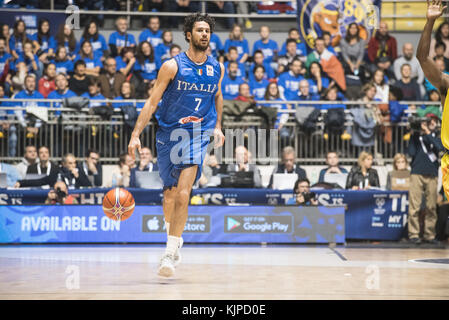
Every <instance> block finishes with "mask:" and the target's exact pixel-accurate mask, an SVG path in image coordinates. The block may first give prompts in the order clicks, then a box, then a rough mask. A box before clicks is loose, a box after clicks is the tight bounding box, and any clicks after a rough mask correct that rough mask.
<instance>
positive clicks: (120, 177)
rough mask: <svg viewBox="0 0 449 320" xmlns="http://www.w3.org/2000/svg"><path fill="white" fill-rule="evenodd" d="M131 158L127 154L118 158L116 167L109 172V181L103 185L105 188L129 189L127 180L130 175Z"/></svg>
mask: <svg viewBox="0 0 449 320" xmlns="http://www.w3.org/2000/svg"><path fill="white" fill-rule="evenodd" d="M132 162H133V159H132V157H131V156H130V155H129V154H128V153H122V154H121V155H120V156H119V161H118V163H117V166H116V167H114V168H113V169H112V170H111V180H109V181H107V182H106V184H105V187H106V188H115V187H123V188H128V187H129V179H130V175H131V164H132Z"/></svg>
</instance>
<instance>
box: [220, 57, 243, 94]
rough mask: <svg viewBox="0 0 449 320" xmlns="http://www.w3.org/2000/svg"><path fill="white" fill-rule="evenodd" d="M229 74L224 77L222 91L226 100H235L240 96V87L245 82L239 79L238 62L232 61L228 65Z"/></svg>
mask: <svg viewBox="0 0 449 320" xmlns="http://www.w3.org/2000/svg"><path fill="white" fill-rule="evenodd" d="M227 70H228V72H227V73H226V74H225V75H224V76H223V80H222V81H221V91H222V92H223V99H224V100H234V99H235V98H236V97H237V96H238V94H239V86H240V85H241V84H242V83H244V82H245V80H243V78H242V77H238V76H237V73H238V65H237V62H235V61H231V62H229V64H228V68H227Z"/></svg>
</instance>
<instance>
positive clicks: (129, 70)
mask: <svg viewBox="0 0 449 320" xmlns="http://www.w3.org/2000/svg"><path fill="white" fill-rule="evenodd" d="M115 61H116V62H117V70H119V71H120V72H121V73H123V74H124V75H125V77H127V79H129V78H131V77H132V74H133V72H134V65H135V63H136V57H135V56H134V48H133V47H124V48H123V49H122V50H121V51H120V55H118V56H117V57H115Z"/></svg>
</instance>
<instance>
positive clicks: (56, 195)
mask: <svg viewBox="0 0 449 320" xmlns="http://www.w3.org/2000/svg"><path fill="white" fill-rule="evenodd" d="M45 204H51V205H56V204H61V205H65V204H78V200H76V198H74V197H73V196H72V195H69V192H68V189H67V185H66V184H65V182H64V181H56V182H55V184H54V185H53V188H52V189H51V190H50V191H49V192H48V195H47V199H45Z"/></svg>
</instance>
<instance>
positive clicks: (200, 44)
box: [190, 21, 210, 51]
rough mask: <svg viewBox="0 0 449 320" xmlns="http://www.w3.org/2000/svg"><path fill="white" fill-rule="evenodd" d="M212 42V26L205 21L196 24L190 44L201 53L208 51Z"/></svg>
mask: <svg viewBox="0 0 449 320" xmlns="http://www.w3.org/2000/svg"><path fill="white" fill-rule="evenodd" d="M209 41H210V26H209V24H208V23H207V22H205V21H198V22H195V24H194V25H193V29H192V33H191V37H190V44H191V45H192V46H193V47H194V48H195V49H196V50H199V51H206V50H207V47H209Z"/></svg>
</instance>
